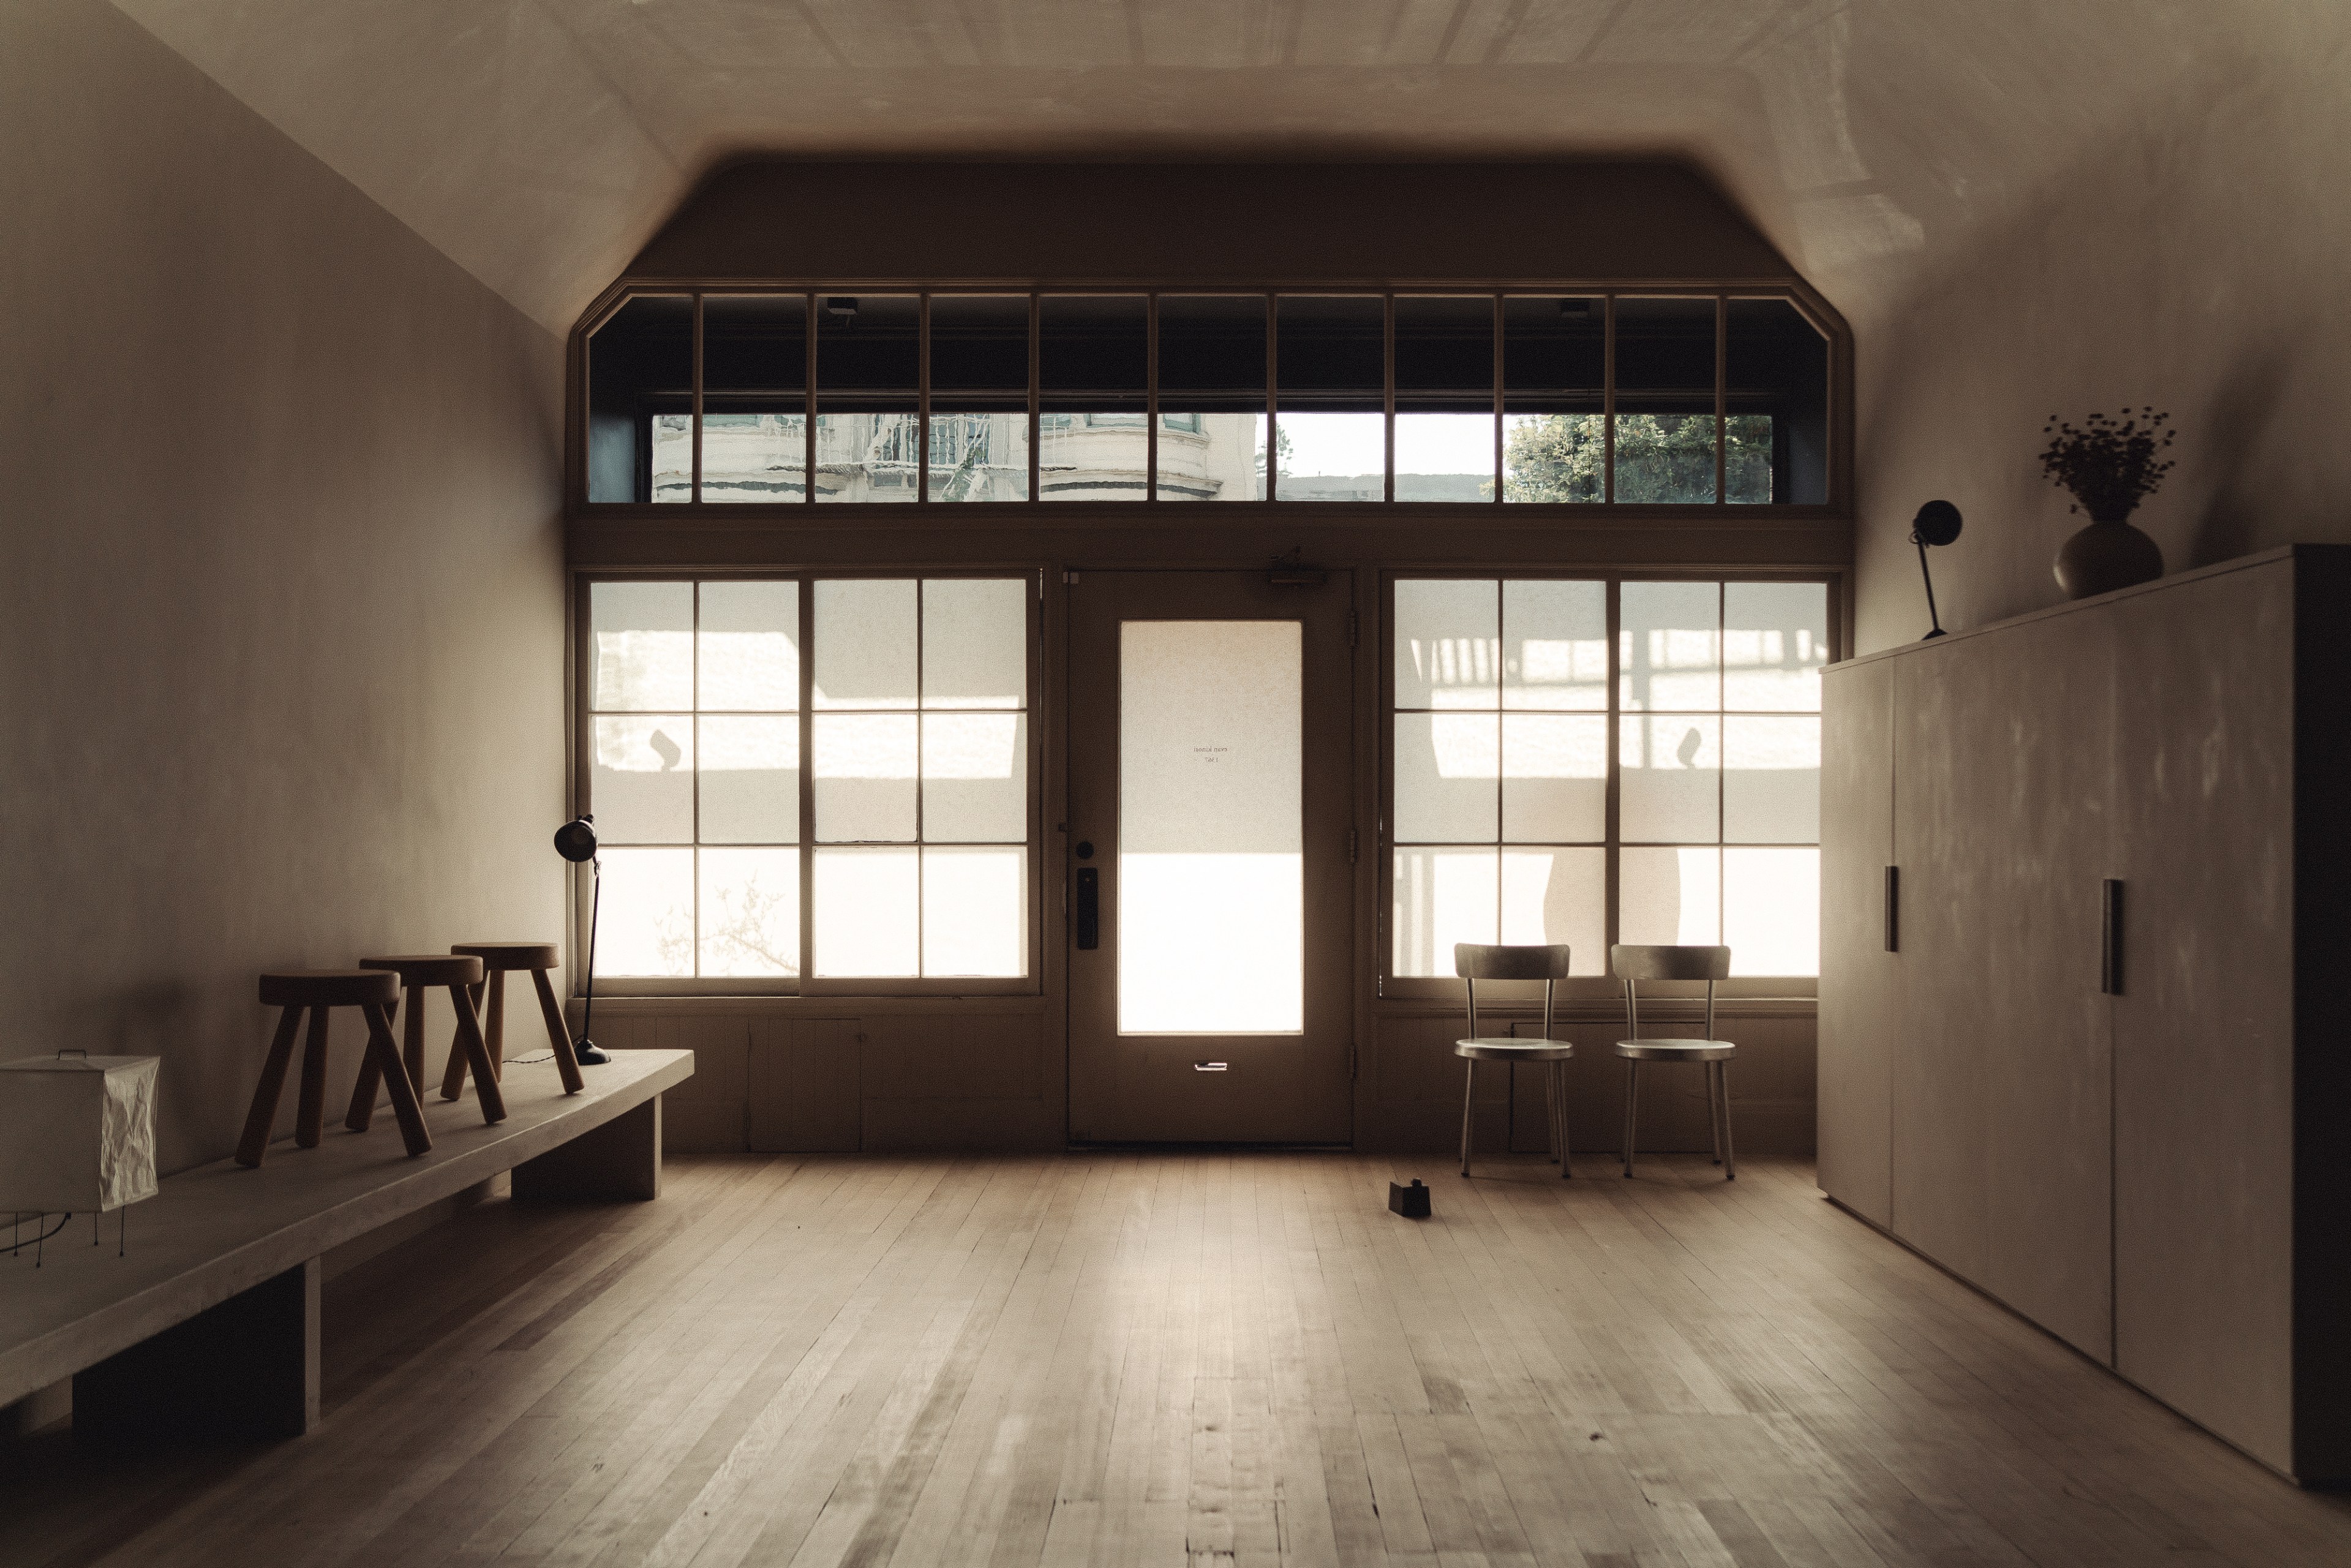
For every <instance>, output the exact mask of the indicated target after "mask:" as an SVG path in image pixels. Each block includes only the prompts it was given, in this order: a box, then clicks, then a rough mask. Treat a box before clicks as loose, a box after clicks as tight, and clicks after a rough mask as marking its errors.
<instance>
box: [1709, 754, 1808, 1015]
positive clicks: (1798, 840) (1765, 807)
mask: <svg viewBox="0 0 2351 1568" xmlns="http://www.w3.org/2000/svg"><path fill="white" fill-rule="evenodd" d="M1722 752H1723V774H1722V837H1723V841H1724V842H1726V843H1733V844H1813V843H1818V842H1819V841H1820V837H1821V721H1820V720H1819V719H1816V718H1749V717H1745V716H1740V715H1738V714H1733V715H1731V716H1729V717H1727V718H1725V719H1724V720H1723V721H1722ZM1778 972H1780V973H1787V972H1789V971H1778Z"/></svg>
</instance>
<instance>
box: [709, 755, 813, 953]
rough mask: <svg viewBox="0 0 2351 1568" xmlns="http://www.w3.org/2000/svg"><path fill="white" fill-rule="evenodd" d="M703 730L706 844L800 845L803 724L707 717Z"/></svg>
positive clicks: (796, 906)
mask: <svg viewBox="0 0 2351 1568" xmlns="http://www.w3.org/2000/svg"><path fill="white" fill-rule="evenodd" d="M700 732H701V758H700V760H701V768H700V774H701V786H702V841H703V842H704V843H705V844H796V843H798V842H799V838H800V773H799V768H800V721H799V719H798V718H794V717H789V716H788V717H780V718H705V719H703V720H702V721H701V724H700ZM794 896H795V898H797V896H798V895H797V894H795V895H794ZM794 908H795V910H797V908H798V905H797V904H795V905H794ZM795 918H797V915H795Z"/></svg>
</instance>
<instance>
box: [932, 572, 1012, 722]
mask: <svg viewBox="0 0 2351 1568" xmlns="http://www.w3.org/2000/svg"><path fill="white" fill-rule="evenodd" d="M1028 700H1029V583H1028V581H1027V580H1025V579H1021V578H1008V579H1007V578H998V579H990V580H973V581H962V580H945V579H939V580H931V581H926V582H925V583H924V584H923V706H925V707H1022V706H1027V704H1028Z"/></svg>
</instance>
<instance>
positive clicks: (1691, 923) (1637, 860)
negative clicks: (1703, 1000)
mask: <svg viewBox="0 0 2351 1568" xmlns="http://www.w3.org/2000/svg"><path fill="white" fill-rule="evenodd" d="M1617 856H1618V858H1617V862H1616V887H1617V918H1616V929H1617V936H1616V939H1617V940H1618V941H1619V942H1629V943H1635V944H1645V943H1665V944H1672V945H1676V946H1713V945H1714V944H1715V943H1716V942H1718V941H1719V940H1721V938H1720V936H1719V935H1718V933H1719V931H1720V929H1721V921H1722V889H1721V875H1722V852H1721V851H1720V850H1718V849H1715V848H1714V847H1712V846H1711V845H1708V846H1704V847H1699V848H1692V849H1677V850H1663V849H1627V850H1620V851H1619V852H1617ZM1815 940H1817V938H1815ZM1732 959H1733V962H1734V963H1736V961H1737V954H1736V953H1735V952H1734V953H1733V955H1732Z"/></svg>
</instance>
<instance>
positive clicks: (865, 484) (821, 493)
mask: <svg viewBox="0 0 2351 1568" xmlns="http://www.w3.org/2000/svg"><path fill="white" fill-rule="evenodd" d="M921 461H922V422H921V420H920V419H919V418H918V417H917V415H916V414H915V413H914V410H912V409H908V410H905V411H904V412H901V413H888V412H883V413H820V414H819V415H817V420H816V498H817V500H818V501H819V502H820V503H822V502H826V501H911V500H914V498H915V484H916V475H917V470H918V468H919V466H920V465H921Z"/></svg>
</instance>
